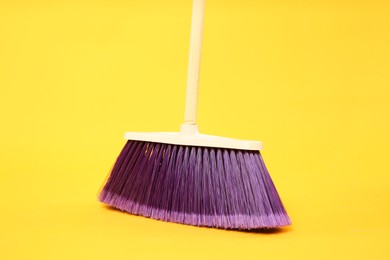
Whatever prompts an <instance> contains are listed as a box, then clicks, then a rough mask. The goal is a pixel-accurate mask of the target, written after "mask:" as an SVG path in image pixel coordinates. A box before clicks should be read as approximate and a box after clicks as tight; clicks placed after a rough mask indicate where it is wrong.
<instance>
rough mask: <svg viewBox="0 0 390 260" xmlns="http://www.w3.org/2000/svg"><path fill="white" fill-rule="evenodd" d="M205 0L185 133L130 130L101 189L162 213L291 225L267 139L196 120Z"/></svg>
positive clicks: (193, 51)
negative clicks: (210, 130)
mask: <svg viewBox="0 0 390 260" xmlns="http://www.w3.org/2000/svg"><path fill="white" fill-rule="evenodd" d="M204 4H205V0H194V1H193V11H192V12H193V13H192V25H191V40H190V55H189V69H188V80H187V94H186V107H185V121H184V123H183V124H182V125H181V128H180V132H179V133H170V132H156V133H139V132H127V133H126V134H125V139H127V140H128V141H127V143H126V145H125V146H124V148H123V150H122V151H121V153H120V155H119V156H118V158H117V160H116V163H115V164H114V167H113V169H112V171H111V174H110V176H109V178H108V180H107V182H106V183H105V185H104V187H103V189H102V190H101V192H100V194H99V200H100V201H101V202H103V203H105V204H107V205H110V206H112V207H114V208H117V209H119V210H122V211H126V212H129V213H132V214H135V215H142V216H145V217H150V218H154V219H159V220H164V221H169V222H176V223H183V224H189V225H195V226H207V227H216V228H225V229H259V228H276V227H281V226H286V225H290V224H291V221H290V219H289V217H288V215H287V213H286V211H285V209H284V207H283V204H282V202H281V200H280V198H279V195H278V193H277V191H276V189H275V186H274V184H273V182H272V180H271V177H270V175H269V173H268V171H267V169H266V166H265V164H264V161H263V159H262V156H261V154H260V152H259V150H261V149H262V143H261V142H257V141H243V140H236V139H231V138H224V137H217V136H211V135H203V134H200V133H199V131H198V127H197V124H196V114H197V97H198V81H199V68H200V56H201V47H202V31H203V15H204Z"/></svg>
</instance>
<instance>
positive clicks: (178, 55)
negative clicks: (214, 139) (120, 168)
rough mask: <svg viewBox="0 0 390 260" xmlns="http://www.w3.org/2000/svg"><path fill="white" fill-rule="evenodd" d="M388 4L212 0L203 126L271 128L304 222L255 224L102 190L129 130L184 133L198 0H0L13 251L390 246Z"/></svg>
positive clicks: (4, 191) (269, 152)
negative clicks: (235, 224)
mask: <svg viewBox="0 0 390 260" xmlns="http://www.w3.org/2000/svg"><path fill="white" fill-rule="evenodd" d="M389 13H390V6H389V3H388V1H375V0H370V1H369V0H361V1H359V0H358V1H352V0H340V1H336V0H332V1H325V0H323V1H283V0H282V1H255V0H252V1H249V0H242V1H231V0H223V1H222V0H209V1H207V6H206V15H205V31H204V42H203V43H204V45H203V46H204V48H203V56H202V69H201V89H200V97H199V106H200V107H199V124H200V128H201V130H202V132H204V133H209V134H215V135H221V136H228V137H234V138H241V139H258V140H262V141H264V143H265V150H264V151H263V157H264V159H265V161H266V163H267V166H268V168H269V170H270V172H271V175H272V178H273V180H274V182H275V184H276V186H277V189H278V191H279V193H280V195H281V197H282V200H283V202H284V204H285V206H286V208H287V210H288V212H289V214H290V216H291V218H292V220H293V226H292V227H291V228H286V229H283V230H281V231H280V232H278V233H250V232H238V231H224V230H217V229H209V228H196V227H191V226H185V225H178V224H172V223H165V222H161V221H155V220H151V219H146V218H142V217H136V216H132V215H129V214H124V213H120V212H118V211H114V210H110V209H108V208H107V207H105V206H103V205H102V204H100V203H98V202H97V200H96V195H97V192H98V190H99V188H100V187H101V185H102V183H103V182H104V180H105V178H106V176H107V174H108V172H109V170H110V168H111V166H112V164H113V163H114V161H115V158H116V157H117V155H118V154H119V152H120V149H121V148H122V146H123V145H124V143H125V142H124V140H123V133H124V132H125V131H176V130H178V128H179V125H180V123H181V121H182V118H183V107H184V97H185V83H186V73H187V53H188V44H189V29H190V19H191V1H187V0H186V1H183V0H180V1H179V0H177V1H174V0H167V1H157V0H153V1H152V0H150V1H120V0H114V1H108V0H107V1H87V0H82V1H39V0H38V1H21V0H20V1H19V0H16V1H11V0H8V1H7V0H3V1H1V2H0V111H1V112H0V113H1V114H0V115H1V127H0V140H1V141H0V158H1V159H0V160H1V163H0V198H1V213H0V258H1V259H99V258H101V259H229V258H231V259H274V258H275V259H293V258H296V259H389V258H390V249H389V248H390V236H389V235H390V224H389V222H390V203H389V199H390V187H389V184H390V177H389V176H390V166H389V156H390V138H389V132H390V122H389V112H390V15H389Z"/></svg>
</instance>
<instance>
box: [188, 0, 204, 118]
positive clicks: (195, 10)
mask: <svg viewBox="0 0 390 260" xmlns="http://www.w3.org/2000/svg"><path fill="white" fill-rule="evenodd" d="M204 6H205V0H193V6H192V21H191V36H190V53H189V59H188V77H187V91H186V92H187V93H186V106H185V115H184V124H188V125H196V116H197V107H198V88H199V72H200V58H201V53H202V35H203V17H204Z"/></svg>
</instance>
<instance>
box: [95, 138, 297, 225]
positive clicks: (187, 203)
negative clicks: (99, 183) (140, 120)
mask: <svg viewBox="0 0 390 260" xmlns="http://www.w3.org/2000/svg"><path fill="white" fill-rule="evenodd" d="M99 200H100V201H101V202H103V203H105V204H108V205H110V206H112V207H115V208H118V209H120V210H123V211H127V212H129V213H132V214H135V215H142V216H146V217H151V218H154V219H161V220H164V221H170V222H177V223H183V224H189V225H195V226H208V227H217V228H226V229H258V228H275V227H281V226H287V225H290V224H291V221H290V219H289V217H288V215H287V213H286V211H285V209H284V207H283V204H282V202H281V200H280V198H279V195H278V193H277V191H276V189H275V186H274V184H273V182H272V180H271V177H270V175H269V173H268V171H267V169H266V167H265V164H264V161H263V159H262V157H261V154H260V152H259V151H248V150H233V149H224V148H209V147H194V146H179V145H172V144H162V143H152V142H142V141H128V142H127V143H126V145H125V147H124V148H123V150H122V152H121V153H120V155H119V157H118V159H117V161H116V163H115V165H114V168H113V170H112V172H111V175H110V177H109V178H108V181H107V183H106V184H105V186H104V187H103V189H102V191H101V193H100V195H99Z"/></svg>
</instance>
